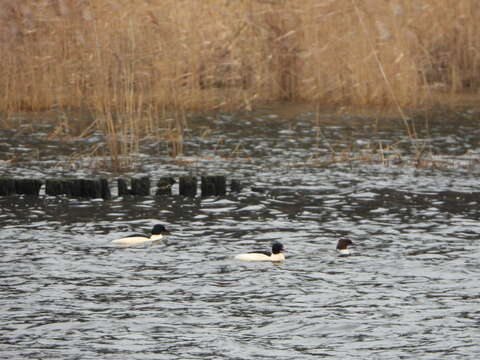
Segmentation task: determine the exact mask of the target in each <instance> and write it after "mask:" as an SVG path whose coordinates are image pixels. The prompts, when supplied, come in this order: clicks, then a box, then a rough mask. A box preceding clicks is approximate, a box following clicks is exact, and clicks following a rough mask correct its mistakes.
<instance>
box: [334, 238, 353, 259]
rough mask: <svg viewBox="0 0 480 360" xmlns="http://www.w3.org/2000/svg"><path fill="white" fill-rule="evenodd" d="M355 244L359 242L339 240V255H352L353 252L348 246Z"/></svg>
mask: <svg viewBox="0 0 480 360" xmlns="http://www.w3.org/2000/svg"><path fill="white" fill-rule="evenodd" d="M354 245H357V244H355V243H354V242H353V241H352V240H348V239H340V240H338V243H337V252H338V255H340V256H348V255H350V254H351V253H350V250H348V246H354Z"/></svg>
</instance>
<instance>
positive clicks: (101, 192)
mask: <svg viewBox="0 0 480 360" xmlns="http://www.w3.org/2000/svg"><path fill="white" fill-rule="evenodd" d="M45 193H46V194H47V195H50V196H58V195H67V196H72V197H85V198H92V199H97V198H103V199H110V198H111V193H110V188H109V187H108V181H107V179H104V178H101V179H47V180H46V182H45Z"/></svg>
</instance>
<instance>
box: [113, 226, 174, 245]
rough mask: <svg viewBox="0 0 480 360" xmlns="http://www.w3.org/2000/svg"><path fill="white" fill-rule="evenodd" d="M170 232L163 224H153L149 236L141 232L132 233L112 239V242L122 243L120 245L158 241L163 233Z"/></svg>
mask: <svg viewBox="0 0 480 360" xmlns="http://www.w3.org/2000/svg"><path fill="white" fill-rule="evenodd" d="M168 234H170V232H169V231H168V230H167V229H166V228H165V226H163V225H155V226H154V227H153V228H152V233H151V235H150V236H145V235H143V234H132V235H128V236H125V237H123V238H121V239H116V240H113V241H112V244H116V245H122V246H132V245H138V244H143V243H146V242H150V241H152V242H153V241H158V240H160V239H162V238H163V237H164V236H165V235H168Z"/></svg>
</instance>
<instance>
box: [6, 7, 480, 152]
mask: <svg viewBox="0 0 480 360" xmlns="http://www.w3.org/2000/svg"><path fill="white" fill-rule="evenodd" d="M479 20H480V7H479V6H478V1H477V0H436V1H429V0H415V1H413V0H411V1H408V0H403V1H402V0H391V1H385V0H370V1H360V0H303V1H297V0H238V1H229V0H201V1H198V0H183V1H180V0H115V1H113V0H95V1H89V0H42V1H35V2H32V1H28V0H16V1H15V2H12V1H9V0H0V24H1V25H0V28H1V29H0V30H1V31H0V52H1V54H2V67H0V84H2V86H1V87H0V111H2V112H4V113H5V114H7V116H6V117H5V119H7V120H5V119H4V123H5V125H9V123H8V114H11V113H15V112H18V111H22V110H33V111H38V110H45V109H52V108H53V109H83V110H87V111H88V112H90V113H92V114H93V118H94V119H95V120H94V124H93V126H92V127H91V128H92V129H95V128H96V129H101V130H102V131H104V132H105V133H106V134H107V135H108V137H107V139H108V148H109V151H110V154H111V155H112V157H114V158H115V157H117V158H118V156H119V155H120V154H125V153H130V152H134V151H136V150H137V148H138V142H139V139H141V137H142V136H144V135H145V134H150V135H154V136H163V137H164V138H165V139H166V140H168V141H169V142H170V143H171V144H173V145H172V146H173V147H172V153H181V152H182V136H183V128H184V126H185V112H186V111H187V110H205V109H209V110H211V109H233V108H246V109H251V108H252V107H254V106H255V104H258V103H262V102H269V101H278V100H287V101H309V102H314V103H318V104H320V105H332V104H333V105H335V104H342V105H351V106H382V107H383V106H394V107H396V108H397V109H398V110H399V111H400V112H402V109H403V108H404V107H408V108H420V107H422V106H425V105H426V106H431V105H433V104H435V101H436V100H435V93H436V92H438V91H439V90H441V91H442V92H444V93H445V92H447V93H456V92H460V91H466V90H468V91H470V90H477V89H478V85H479V81H480V77H479V76H478V72H479V69H480V68H479V64H480V62H479V58H478V57H479V51H478V49H479V41H480V30H479V29H480V28H479V27H480V21H479ZM62 126H68V120H67V124H65V123H64V124H63V125H62Z"/></svg>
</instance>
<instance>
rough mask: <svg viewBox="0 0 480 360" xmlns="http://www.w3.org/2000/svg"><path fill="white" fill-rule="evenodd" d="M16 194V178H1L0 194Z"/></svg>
mask: <svg viewBox="0 0 480 360" xmlns="http://www.w3.org/2000/svg"><path fill="white" fill-rule="evenodd" d="M12 194H15V180H14V179H9V178H0V196H5V195H12Z"/></svg>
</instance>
